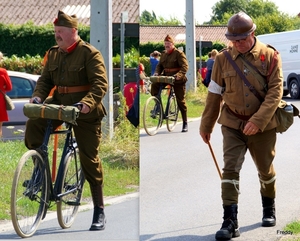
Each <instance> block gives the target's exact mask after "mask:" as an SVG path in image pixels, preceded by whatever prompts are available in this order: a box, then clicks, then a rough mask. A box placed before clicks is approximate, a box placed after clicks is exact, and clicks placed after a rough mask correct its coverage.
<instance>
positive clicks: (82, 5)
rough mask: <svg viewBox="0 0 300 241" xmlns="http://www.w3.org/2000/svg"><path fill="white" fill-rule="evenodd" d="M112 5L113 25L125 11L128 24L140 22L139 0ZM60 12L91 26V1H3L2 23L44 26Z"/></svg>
mask: <svg viewBox="0 0 300 241" xmlns="http://www.w3.org/2000/svg"><path fill="white" fill-rule="evenodd" d="M112 4H113V6H112V22H113V23H119V22H120V21H121V20H120V19H121V12H123V11H127V12H128V21H127V22H128V23H137V22H138V19H139V2H138V0H112ZM58 10H62V11H64V12H65V13H67V14H76V15H77V17H78V19H79V22H80V23H82V24H84V25H89V24H90V0H1V1H0V23H3V24H24V23H26V22H28V21H33V23H34V24H36V25H44V24H47V23H52V22H53V20H54V18H55V17H56V16H57V13H58Z"/></svg>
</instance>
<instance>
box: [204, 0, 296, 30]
mask: <svg viewBox="0 0 300 241" xmlns="http://www.w3.org/2000/svg"><path fill="white" fill-rule="evenodd" d="M212 9H213V16H212V18H211V19H210V21H208V22H206V24H213V25H217V24H227V22H228V20H229V18H230V17H231V16H232V15H233V14H235V13H238V12H239V11H243V12H245V13H247V14H248V15H249V16H250V17H251V18H252V19H253V22H254V23H255V24H256V26H257V29H256V31H255V34H256V35H260V34H266V33H274V32H282V31H288V30H294V29H299V27H300V20H299V19H298V18H297V17H296V16H294V17H292V16H289V15H287V14H285V13H283V12H280V11H279V9H278V7H277V6H276V4H275V3H274V2H271V1H265V0H221V1H219V2H217V3H216V4H215V5H214V6H213V8H212Z"/></svg>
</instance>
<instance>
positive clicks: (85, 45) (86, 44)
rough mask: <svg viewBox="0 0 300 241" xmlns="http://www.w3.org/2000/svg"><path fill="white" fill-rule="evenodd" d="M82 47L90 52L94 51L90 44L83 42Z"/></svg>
mask: <svg viewBox="0 0 300 241" xmlns="http://www.w3.org/2000/svg"><path fill="white" fill-rule="evenodd" d="M82 46H84V47H86V48H88V49H89V50H90V51H91V52H92V51H95V48H94V47H93V46H92V45H91V44H90V43H88V42H85V41H84V42H83V44H82Z"/></svg>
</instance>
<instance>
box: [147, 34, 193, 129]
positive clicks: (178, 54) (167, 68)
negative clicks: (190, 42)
mask: <svg viewBox="0 0 300 241" xmlns="http://www.w3.org/2000/svg"><path fill="white" fill-rule="evenodd" d="M164 44H165V50H164V51H163V52H162V54H161V57H160V60H159V62H158V64H157V66H156V69H155V72H154V76H157V75H164V76H175V84H174V91H175V95H176V100H177V104H178V107H179V110H180V112H181V116H182V121H183V125H182V132H187V131H188V126H187V106H186V103H185V92H186V86H185V84H186V82H187V77H186V72H187V71H188V68H189V65H188V61H187V59H186V56H185V54H184V52H182V51H180V50H178V49H177V48H175V46H174V40H173V38H172V37H171V36H170V35H167V36H166V37H165V39H164ZM159 87H160V84H159V83H153V84H152V85H151V95H157V94H158V91H159Z"/></svg>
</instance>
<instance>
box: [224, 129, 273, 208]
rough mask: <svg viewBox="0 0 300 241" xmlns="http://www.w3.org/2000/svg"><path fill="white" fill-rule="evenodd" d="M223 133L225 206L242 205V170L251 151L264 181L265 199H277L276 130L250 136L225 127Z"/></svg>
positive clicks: (262, 192)
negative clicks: (240, 187)
mask: <svg viewBox="0 0 300 241" xmlns="http://www.w3.org/2000/svg"><path fill="white" fill-rule="evenodd" d="M221 130H222V134H223V156H224V157H223V158H224V168H223V174H222V175H223V177H222V185H221V187H222V200H223V205H231V204H237V203H238V190H239V185H238V182H239V179H240V171H241V168H242V165H243V162H244V160H245V154H246V151H247V150H249V152H250V155H251V157H252V159H253V161H254V164H255V166H256V169H257V171H258V177H259V179H260V184H261V185H260V186H261V188H260V193H261V195H262V196H264V197H269V198H275V192H276V188H275V178H276V177H275V175H276V173H275V170H274V166H273V160H274V157H275V144H276V131H275V129H272V130H268V131H264V132H262V133H257V134H256V135H253V136H246V135H244V134H243V133H242V131H241V130H235V129H232V128H228V127H226V126H222V127H221Z"/></svg>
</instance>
